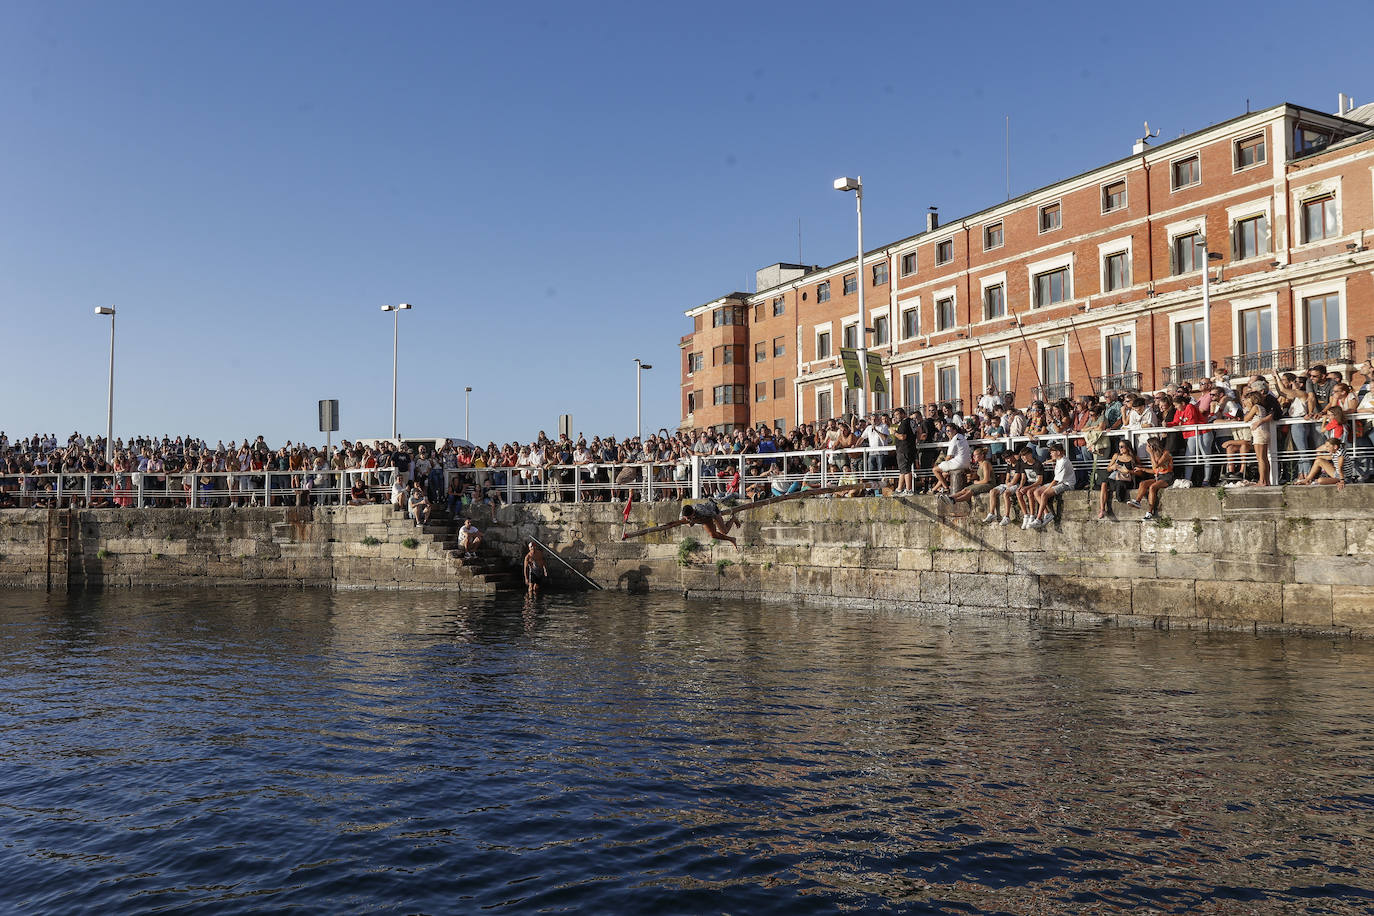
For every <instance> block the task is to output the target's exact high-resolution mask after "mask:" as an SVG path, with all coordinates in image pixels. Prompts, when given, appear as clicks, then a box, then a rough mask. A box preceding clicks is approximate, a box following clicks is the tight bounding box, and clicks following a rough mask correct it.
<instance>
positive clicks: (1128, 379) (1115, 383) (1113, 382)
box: [1093, 372, 1140, 392]
mask: <svg viewBox="0 0 1374 916" xmlns="http://www.w3.org/2000/svg"><path fill="white" fill-rule="evenodd" d="M1093 387H1094V388H1095V389H1097V390H1098V391H1101V392H1107V391H1139V390H1140V373H1139V372H1117V373H1115V374H1113V375H1095V376H1093Z"/></svg>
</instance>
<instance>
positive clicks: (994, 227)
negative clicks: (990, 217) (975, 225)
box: [983, 222, 1002, 251]
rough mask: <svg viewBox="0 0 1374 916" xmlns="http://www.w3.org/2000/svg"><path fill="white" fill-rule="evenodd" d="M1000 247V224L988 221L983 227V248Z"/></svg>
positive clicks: (985, 249)
mask: <svg viewBox="0 0 1374 916" xmlns="http://www.w3.org/2000/svg"><path fill="white" fill-rule="evenodd" d="M1001 247H1002V224H1001V223H1000V222H999V223H989V224H988V225H986V226H984V227H983V250H984V251H987V250H989V249H991V248H1001Z"/></svg>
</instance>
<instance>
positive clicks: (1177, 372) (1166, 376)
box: [1159, 360, 1217, 385]
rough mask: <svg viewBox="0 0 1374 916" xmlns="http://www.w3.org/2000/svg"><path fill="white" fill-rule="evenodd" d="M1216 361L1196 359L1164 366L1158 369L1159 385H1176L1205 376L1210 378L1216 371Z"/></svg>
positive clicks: (1199, 379) (1195, 380)
mask: <svg viewBox="0 0 1374 916" xmlns="http://www.w3.org/2000/svg"><path fill="white" fill-rule="evenodd" d="M1216 368H1217V364H1216V362H1215V361H1214V360H1213V361H1209V362H1207V363H1205V364H1204V363H1203V362H1202V360H1197V361H1196V362H1191V363H1179V364H1178V365H1176V366H1165V367H1164V368H1163V369H1161V370H1159V379H1160V384H1161V385H1177V384H1178V383H1179V382H1197V381H1201V380H1202V379H1205V378H1210V377H1211V375H1212V373H1213V372H1215V371H1216Z"/></svg>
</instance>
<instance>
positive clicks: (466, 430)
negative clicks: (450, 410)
mask: <svg viewBox="0 0 1374 916" xmlns="http://www.w3.org/2000/svg"><path fill="white" fill-rule="evenodd" d="M463 438H464V439H466V440H468V441H469V442H471V441H472V386H471V385H469V386H467V387H466V388H464V389H463Z"/></svg>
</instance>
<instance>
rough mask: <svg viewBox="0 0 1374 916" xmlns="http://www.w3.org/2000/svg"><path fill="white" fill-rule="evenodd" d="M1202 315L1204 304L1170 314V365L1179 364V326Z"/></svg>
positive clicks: (1209, 353) (1209, 352)
mask: <svg viewBox="0 0 1374 916" xmlns="http://www.w3.org/2000/svg"><path fill="white" fill-rule="evenodd" d="M1215 307H1216V306H1213V308H1215ZM1201 317H1202V306H1201V305H1199V306H1197V307H1196V308H1190V309H1181V310H1179V311H1177V312H1172V313H1170V315H1169V365H1170V366H1177V365H1178V364H1179V355H1178V326H1179V325H1180V324H1182V323H1184V322H1186V321H1196V320H1197V319H1199V318H1201ZM1232 330H1233V331H1234V328H1233V329H1232ZM1208 355H1209V356H1210V355H1211V351H1210V348H1209V351H1208ZM1213 361H1215V357H1214V358H1213Z"/></svg>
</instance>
